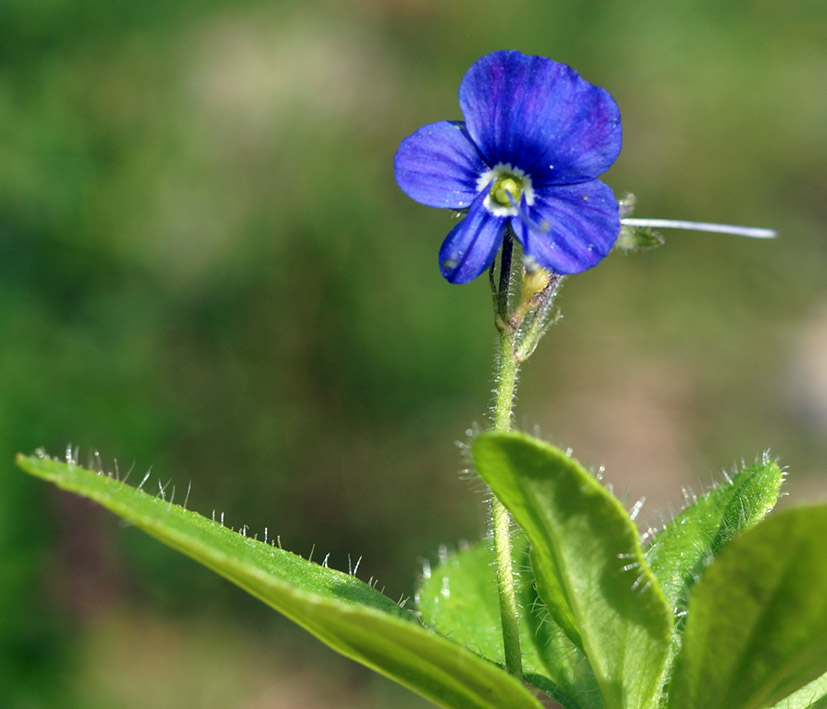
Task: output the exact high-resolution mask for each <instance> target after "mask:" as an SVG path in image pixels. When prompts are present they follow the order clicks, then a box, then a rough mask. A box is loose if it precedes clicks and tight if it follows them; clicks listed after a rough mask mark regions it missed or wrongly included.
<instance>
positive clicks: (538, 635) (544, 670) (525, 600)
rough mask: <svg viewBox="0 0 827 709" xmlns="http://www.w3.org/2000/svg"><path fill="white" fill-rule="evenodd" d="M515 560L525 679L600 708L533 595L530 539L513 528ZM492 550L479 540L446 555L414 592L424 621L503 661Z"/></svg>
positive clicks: (586, 670) (570, 702)
mask: <svg viewBox="0 0 827 709" xmlns="http://www.w3.org/2000/svg"><path fill="white" fill-rule="evenodd" d="M512 542H513V548H514V565H515V568H516V569H519V572H518V578H517V582H518V583H517V586H518V588H517V593H518V598H517V601H518V606H519V610H520V647H521V651H522V661H523V670H524V673H525V676H526V679H527V680H528V681H529V682H531V683H532V684H534V685H535V686H536V687H539V688H540V689H542V690H543V691H545V692H547V693H548V694H550V695H551V696H552V697H554V699H556V700H557V701H558V702H560V703H561V704H562V705H563V706H565V707H567V708H568V709H600V708H602V707H603V703H602V702H601V701H600V695H599V692H596V691H595V689H596V686H597V685H596V684H595V679H594V675H593V674H592V672H591V668H590V667H589V665H588V663H587V662H586V661H585V658H584V657H583V655H582V653H581V652H580V651H579V650H578V649H577V648H576V647H574V646H573V645H572V643H571V641H569V639H568V638H567V637H566V636H565V634H564V633H563V631H562V630H560V628H559V626H557V624H556V623H554V621H552V620H551V619H550V618H549V617H548V611H547V610H546V609H545V606H544V605H543V603H542V601H540V600H539V598H538V597H537V592H536V590H535V588H534V578H533V576H532V573H531V568H530V567H529V566H528V541H527V540H526V538H525V536H523V535H522V534H519V533H518V534H515V535H514V539H513V540H512ZM494 562H495V554H494V550H493V549H492V546H491V543H490V541H487V540H485V541H482V542H480V543H478V544H476V545H474V546H472V547H469V548H467V549H464V550H462V551H460V552H458V553H456V554H450V555H448V556H446V557H445V558H444V559H443V560H442V562H441V563H440V564H439V565H438V566H437V567H435V568H433V569H431V570H430V571H429V573H428V574H427V575H426V577H425V578H423V579H422V583H421V585H420V587H419V590H418V592H417V609H418V610H419V611H420V613H421V615H422V620H423V621H424V623H425V625H427V626H428V627H430V628H432V629H433V630H434V631H436V632H437V633H439V634H440V635H444V636H445V637H448V638H450V639H452V640H454V641H455V642H458V643H460V644H461V645H463V646H465V647H467V648H468V649H469V650H471V651H473V652H476V653H477V654H478V655H481V656H482V657H485V658H487V659H489V660H491V661H493V662H496V663H498V664H500V665H503V664H504V662H505V660H504V654H503V638H502V625H501V620H500V608H499V598H498V595H497V585H496V573H495V571H494V569H495V564H494Z"/></svg>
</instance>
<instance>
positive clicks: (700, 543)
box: [646, 458, 784, 612]
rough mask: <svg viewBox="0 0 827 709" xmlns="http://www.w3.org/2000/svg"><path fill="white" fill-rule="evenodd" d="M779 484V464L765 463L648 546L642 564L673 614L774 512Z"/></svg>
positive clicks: (693, 508)
mask: <svg viewBox="0 0 827 709" xmlns="http://www.w3.org/2000/svg"><path fill="white" fill-rule="evenodd" d="M783 481H784V474H783V472H782V471H781V468H779V467H778V464H777V463H776V462H775V461H774V460H769V459H768V458H765V459H764V460H763V461H762V462H760V463H755V464H753V465H750V466H748V467H746V468H744V469H743V470H742V471H741V472H739V473H738V474H736V475H734V476H733V477H732V478H729V479H728V480H727V482H725V483H722V484H720V485H718V486H717V487H715V488H713V489H712V490H710V491H709V492H708V493H706V494H705V495H703V496H702V497H700V498H699V499H698V500H696V501H695V502H694V503H693V504H691V505H690V506H689V507H687V508H686V509H685V510H683V511H682V512H681V513H680V514H679V515H678V516H677V517H675V518H674V519H673V520H672V521H670V522H668V523H667V524H666V526H665V527H664V528H663V529H662V530H661V531H660V532H659V533H658V535H657V536H656V537H655V538H654V539H653V540H652V542H651V544H649V547H648V548H647V549H646V561H647V562H648V563H649V566H650V567H651V569H652V571H653V572H654V574H655V576H656V577H657V579H658V581H659V582H660V585H661V588H662V589H663V592H664V594H665V595H666V600H667V601H668V602H669V605H670V606H671V607H672V608H673V609H674V610H675V611H676V612H680V611H683V610H685V609H686V603H687V600H688V598H689V589H690V588H691V587H692V585H693V584H694V583H695V581H696V580H697V579H698V577H699V576H700V573H701V571H702V570H703V568H704V566H705V565H706V564H707V563H709V561H710V560H711V559H712V558H714V557H716V556H718V554H720V553H721V551H722V550H723V548H724V547H725V546H726V545H727V543H728V542H730V541H731V540H732V539H733V538H734V537H735V535H737V534H738V533H740V532H742V531H744V530H746V529H749V528H750V527H753V526H754V525H756V524H757V523H758V522H760V521H761V520H762V519H764V517H766V515H767V514H768V513H769V512H770V510H771V509H772V508H773V507H775V503H776V502H777V501H778V492H779V489H780V488H781V483H782V482H783Z"/></svg>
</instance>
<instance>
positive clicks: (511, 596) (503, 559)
mask: <svg viewBox="0 0 827 709" xmlns="http://www.w3.org/2000/svg"><path fill="white" fill-rule="evenodd" d="M508 256H509V257H510V253H509V254H508ZM507 260H508V261H509V263H508V264H507V265H508V271H509V273H510V270H511V264H510V258H508V259H507ZM500 275H501V278H500V292H499V295H500V297H501V298H502V295H503V289H506V292H507V289H508V277H507V276H506V278H505V279H503V278H502V266H501V271H500ZM500 302H501V303H502V300H501V301H500ZM500 313H501V314H502V309H500ZM504 319H505V320H506V322H504V323H503V322H502V320H500V328H499V335H500V342H499V351H498V353H497V378H496V388H495V399H494V429H495V430H497V431H508V430H509V429H510V428H511V416H512V413H511V412H512V409H513V406H514V394H515V391H516V387H517V370H518V369H519V364H518V362H517V358H516V357H515V354H514V329H513V328H512V327H511V326H509V325H508V324H507V318H504ZM491 518H492V522H493V524H492V527H493V530H492V531H493V537H494V554H495V557H496V563H497V590H498V593H499V598H500V618H501V620H502V630H503V651H504V654H505V669H506V671H507V672H509V673H510V674H512V675H514V676H516V677H522V674H523V668H522V656H521V653H520V630H519V625H518V617H519V616H518V611H517V597H516V593H515V589H514V569H513V561H512V553H511V518H510V516H509V514H508V510H507V509H506V508H505V506H504V505H503V504H502V502H500V500H499V499H498V498H497V496H496V495H493V494H492V495H491Z"/></svg>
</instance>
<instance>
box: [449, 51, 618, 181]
mask: <svg viewBox="0 0 827 709" xmlns="http://www.w3.org/2000/svg"><path fill="white" fill-rule="evenodd" d="M459 102H460V107H461V108H462V113H463V115H464V116H465V122H466V127H467V129H468V133H469V134H470V136H471V138H472V139H473V141H474V142H475V143H476V145H477V146H478V147H479V149H480V150H481V152H482V154H483V157H484V158H485V160H486V162H488V164H489V165H496V164H498V163H507V164H511V165H513V166H515V167H519V168H521V169H522V170H524V171H525V172H527V173H528V174H529V175H530V176H531V179H532V181H533V184H534V186H535V187H544V186H546V185H567V184H576V183H579V182H587V181H588V180H592V179H594V178H595V177H597V176H598V175H601V174H602V173H604V172H605V171H606V170H607V169H608V168H609V166H610V165H611V164H612V163H613V162H614V161H615V159H616V158H617V156H618V154H619V153H620V148H621V143H622V131H621V126H620V111H619V109H618V107H617V104H616V103H615V101H614V99H613V98H612V97H611V95H610V94H609V93H608V92H607V91H606V90H604V89H601V88H600V87H597V86H594V85H592V84H590V83H589V82H588V81H586V80H585V79H583V78H581V77H580V75H579V74H578V73H577V72H576V71H574V69H572V68H571V67H569V66H567V65H565V64H559V63H558V62H555V61H552V60H551V59H546V58H545V57H530V56H526V55H525V54H521V53H520V52H515V51H499V52H493V53H492V54H487V55H486V56H484V57H482V58H481V59H479V60H477V61H476V62H475V63H474V64H473V65H472V66H471V68H470V69H469V70H468V72H467V73H466V74H465V76H464V77H463V79H462V83H461V84H460V88H459Z"/></svg>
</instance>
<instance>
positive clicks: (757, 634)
mask: <svg viewBox="0 0 827 709" xmlns="http://www.w3.org/2000/svg"><path fill="white" fill-rule="evenodd" d="M826 538H827V506H818V507H802V508H798V509H794V510H789V511H787V512H782V513H781V514H779V515H777V516H774V517H771V518H769V519H767V520H765V521H764V522H762V523H761V524H759V525H757V526H755V527H753V528H752V529H750V530H748V531H747V532H744V533H743V534H742V535H740V536H738V537H737V538H735V539H734V540H732V541H731V542H730V543H729V544H728V545H727V547H726V548H725V549H724V550H723V552H721V555H720V556H719V557H718V558H717V559H716V560H715V561H714V562H713V563H712V564H711V565H710V566H708V567H707V568H706V570H705V571H704V573H703V575H702V576H701V579H700V581H698V583H697V584H696V585H695V587H694V588H693V589H692V593H691V595H690V598H689V618H688V621H687V623H686V631H685V633H684V638H683V647H682V648H681V651H680V653H679V655H678V658H677V664H676V668H675V679H674V681H673V683H672V687H671V698H672V704H671V706H672V707H674V708H675V709H717V708H720V709H758V708H759V707H766V706H771V705H772V704H775V703H777V702H779V701H780V700H781V699H783V698H784V697H786V696H787V695H789V694H791V693H792V692H794V691H795V690H797V689H798V688H800V687H802V686H803V685H805V684H806V683H808V682H811V681H813V680H815V679H816V678H817V677H819V676H820V675H822V674H824V673H825V671H827V545H825V543H824V540H825V539H826Z"/></svg>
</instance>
